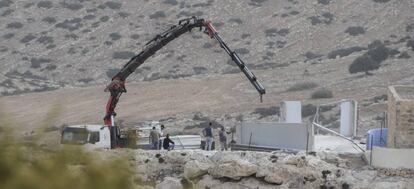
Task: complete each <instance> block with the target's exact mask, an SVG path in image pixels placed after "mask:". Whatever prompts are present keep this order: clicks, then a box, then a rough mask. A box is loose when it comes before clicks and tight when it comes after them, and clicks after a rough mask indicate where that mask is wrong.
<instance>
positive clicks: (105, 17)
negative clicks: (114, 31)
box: [99, 16, 109, 22]
mask: <svg viewBox="0 0 414 189" xmlns="http://www.w3.org/2000/svg"><path fill="white" fill-rule="evenodd" d="M99 20H100V21H101V22H107V21H108V20H109V16H102V17H101V18H99Z"/></svg>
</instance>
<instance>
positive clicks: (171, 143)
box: [162, 134, 175, 151]
mask: <svg viewBox="0 0 414 189" xmlns="http://www.w3.org/2000/svg"><path fill="white" fill-rule="evenodd" d="M162 146H163V147H164V149H165V150H168V151H170V150H173V149H174V146H175V143H174V141H172V140H171V139H170V134H167V135H165V138H164V141H163V143H162Z"/></svg>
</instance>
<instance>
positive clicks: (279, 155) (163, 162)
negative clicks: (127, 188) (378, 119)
mask: <svg viewBox="0 0 414 189" xmlns="http://www.w3.org/2000/svg"><path fill="white" fill-rule="evenodd" d="M111 152H116V153H114V157H119V155H120V154H122V152H123V151H122V150H116V151H109V152H105V155H108V153H111ZM127 154H128V157H129V159H130V163H131V165H133V166H135V167H136V170H135V179H134V181H135V182H137V183H140V184H143V185H146V186H147V187H155V188H174V189H176V188H211V189H213V188H225V189H232V188H257V187H259V188H372V186H374V184H375V187H374V188H409V186H412V185H413V184H414V178H412V177H410V178H404V177H388V176H387V175H384V174H382V172H381V171H377V170H374V169H373V168H370V167H369V166H362V167H361V166H359V167H357V168H356V169H353V168H351V167H350V166H348V165H349V164H350V162H349V161H348V160H346V159H342V158H341V157H340V156H338V155H337V154H331V153H316V154H314V155H306V154H304V153H301V152H299V153H291V152H290V153H287V152H271V153H267V152H244V151H232V152H206V151H201V150H183V151H180V150H176V151H144V150H132V151H128V153H127Z"/></svg>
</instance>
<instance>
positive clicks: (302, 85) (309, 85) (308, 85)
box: [286, 82, 318, 91]
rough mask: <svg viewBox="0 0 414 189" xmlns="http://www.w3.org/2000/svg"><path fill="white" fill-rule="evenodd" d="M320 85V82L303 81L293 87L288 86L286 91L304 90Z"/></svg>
mask: <svg viewBox="0 0 414 189" xmlns="http://www.w3.org/2000/svg"><path fill="white" fill-rule="evenodd" d="M316 87H318V84H316V83H314V82H303V83H296V84H295V85H293V86H292V87H290V88H288V89H287V90H286V91H303V90H308V89H313V88H316Z"/></svg>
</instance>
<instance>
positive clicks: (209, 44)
mask: <svg viewBox="0 0 414 189" xmlns="http://www.w3.org/2000/svg"><path fill="white" fill-rule="evenodd" d="M211 47H213V45H212V44H211V43H204V45H203V48H205V49H209V48H211Z"/></svg>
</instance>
